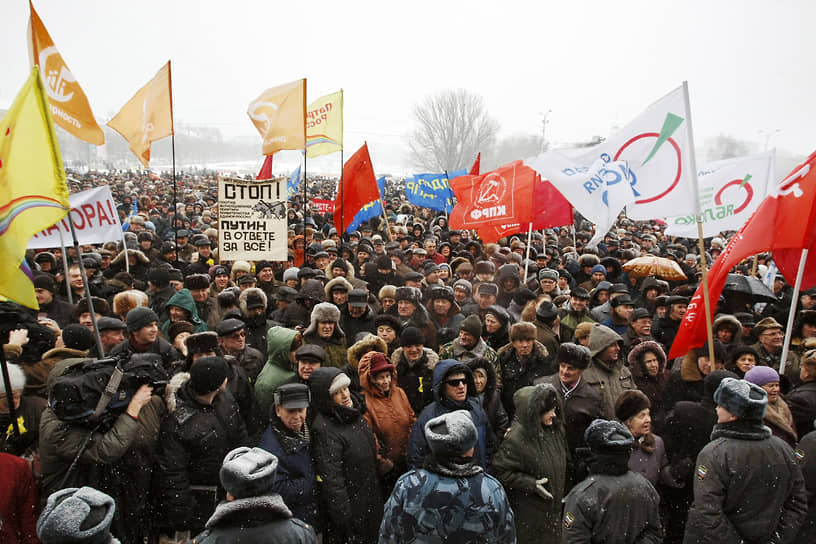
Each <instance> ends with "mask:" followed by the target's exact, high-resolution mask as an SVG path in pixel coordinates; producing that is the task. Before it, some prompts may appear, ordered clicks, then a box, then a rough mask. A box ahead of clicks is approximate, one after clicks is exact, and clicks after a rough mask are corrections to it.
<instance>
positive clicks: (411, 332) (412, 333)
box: [400, 318, 478, 346]
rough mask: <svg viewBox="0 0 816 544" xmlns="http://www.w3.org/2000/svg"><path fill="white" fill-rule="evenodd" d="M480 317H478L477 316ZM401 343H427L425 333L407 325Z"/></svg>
mask: <svg viewBox="0 0 816 544" xmlns="http://www.w3.org/2000/svg"><path fill="white" fill-rule="evenodd" d="M477 319H478V318H477ZM400 345H402V346H418V345H422V346H424V345H425V335H424V334H423V333H422V331H421V330H419V329H418V328H416V327H405V329H404V330H403V331H402V334H400Z"/></svg>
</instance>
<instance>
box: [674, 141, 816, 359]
mask: <svg viewBox="0 0 816 544" xmlns="http://www.w3.org/2000/svg"><path fill="white" fill-rule="evenodd" d="M814 204H816V153H813V154H811V155H810V157H808V159H807V161H806V162H805V163H803V164H802V165H801V166H798V167H796V168H795V169H794V170H793V172H792V173H791V174H790V175H789V176H788V177H787V178H785V179H784V180H782V181H781V182H780V183H779V185H777V186H776V187H775V188H773V189H771V192H770V194H769V195H768V196H767V197H766V198H765V200H763V201H762V203H761V204H760V205H759V208H757V210H756V211H755V212H754V215H752V216H751V218H750V219H748V222H747V223H745V225H743V227H742V228H741V229H740V230H739V231H738V232H737V234H736V235H734V238H733V239H732V240H731V242H730V243H729V244H728V246H727V247H726V248H725V251H723V253H722V255H720V257H719V258H718V259H717V260H716V261H715V262H714V265H713V266H712V267H711V270H710V271H709V273H708V291H709V300H711V313H712V317H713V314H714V310H715V308H716V306H717V304H716V301H717V300H718V299H719V297H720V293H722V289H723V286H724V285H725V280H726V277H727V276H728V272H729V271H730V270H731V268H732V267H734V266H735V265H737V264H739V262H740V261H742V260H743V259H744V258H746V257H749V256H751V255H754V254H756V253H761V252H763V251H768V249H771V250H773V252H774V262H776V256H777V254H779V255H780V256H781V257H783V260H784V261H785V265H786V266H787V267H788V268H787V270H788V272H787V273H786V277H791V278H793V277H795V274H796V269H797V268H798V264H799V255H800V254H801V250H802V249H804V248H807V247H808V246H809V245H811V244H812V243H813V239H814V232H813V230H814V226H816V221H814ZM803 227H804V228H803ZM786 259H788V260H786ZM792 260H795V261H796V262H795V264H794V263H792ZM777 266H778V265H777ZM780 268H781V267H780ZM788 274H792V275H788ZM813 275H814V274H813V272H812V269H811V272H810V274H809V276H810V278H811V279H812V277H813ZM706 336H707V335H706V324H705V304H704V302H703V284H702V283H701V284H700V286H699V287H698V288H697V291H696V292H695V293H694V297H693V298H692V299H691V302H690V303H689V306H688V310H686V315H685V316H684V317H683V322H682V323H681V324H680V329H679V330H678V332H677V336H676V337H675V340H674V343H673V344H672V348H671V352H670V353H669V358H674V357H680V356H682V355H685V354H686V353H687V352H688V350H689V349H691V348H696V347H699V346H701V345H703V343H704V342H705V340H706Z"/></svg>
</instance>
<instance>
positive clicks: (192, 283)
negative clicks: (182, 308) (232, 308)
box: [184, 274, 221, 329]
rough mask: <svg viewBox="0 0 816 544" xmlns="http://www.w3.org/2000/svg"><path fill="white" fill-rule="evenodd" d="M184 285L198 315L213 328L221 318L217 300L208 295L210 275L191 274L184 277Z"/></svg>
mask: <svg viewBox="0 0 816 544" xmlns="http://www.w3.org/2000/svg"><path fill="white" fill-rule="evenodd" d="M184 287H185V288H187V289H189V290H190V295H192V297H193V301H194V302H195V306H196V310H197V311H198V317H199V318H200V319H201V320H202V321H203V322H204V323H206V324H207V327H209V328H210V329H214V328H215V326H216V325H218V322H219V321H220V320H221V318H220V317H219V314H218V300H217V299H216V298H215V297H211V296H210V275H209V274H192V275H188V276H187V277H186V278H184Z"/></svg>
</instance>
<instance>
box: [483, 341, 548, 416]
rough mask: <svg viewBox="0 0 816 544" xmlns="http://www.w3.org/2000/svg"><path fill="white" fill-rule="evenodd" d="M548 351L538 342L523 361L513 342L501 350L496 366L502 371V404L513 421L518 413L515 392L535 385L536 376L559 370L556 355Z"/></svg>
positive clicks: (540, 376)
mask: <svg viewBox="0 0 816 544" xmlns="http://www.w3.org/2000/svg"><path fill="white" fill-rule="evenodd" d="M546 353H547V352H546V350H545V349H544V346H543V345H542V344H540V343H539V342H536V343H535V345H534V347H533V352H532V353H531V354H530V356H529V357H528V358H527V360H526V361H524V363H522V362H521V360H520V359H519V357H518V355H516V348H514V347H513V345H512V344H508V345H506V346H504V347H503V348H501V349H500V350H499V352H498V355H499V358H498V361H497V364H496V366H497V368H498V369H499V371H500V372H501V389H502V391H501V397H502V404H503V405H504V410H505V411H506V412H507V416H508V417H509V418H510V421H513V415H515V413H516V407H515V405H514V404H513V393H515V392H516V391H518V390H519V389H521V388H522V387H525V386H528V385H533V383H534V382H535V380H536V378H542V377H544V376H549V375H551V374H553V373H554V372H558V365H557V364H556V361H555V357H551V356H549V355H545V354H546Z"/></svg>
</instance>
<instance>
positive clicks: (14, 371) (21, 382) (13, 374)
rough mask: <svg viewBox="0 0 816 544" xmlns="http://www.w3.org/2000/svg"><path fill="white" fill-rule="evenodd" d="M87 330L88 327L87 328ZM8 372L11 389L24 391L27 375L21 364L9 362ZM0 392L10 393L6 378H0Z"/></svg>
mask: <svg viewBox="0 0 816 544" xmlns="http://www.w3.org/2000/svg"><path fill="white" fill-rule="evenodd" d="M85 330H88V329H87V328H86V329H85ZM8 373H9V379H10V381H11V390H12V391H22V390H23V388H24V387H25V384H26V376H25V373H24V372H23V369H22V368H20V365H15V364H12V363H8ZM0 393H3V394H6V395H8V391H6V382H5V381H4V380H0Z"/></svg>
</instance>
